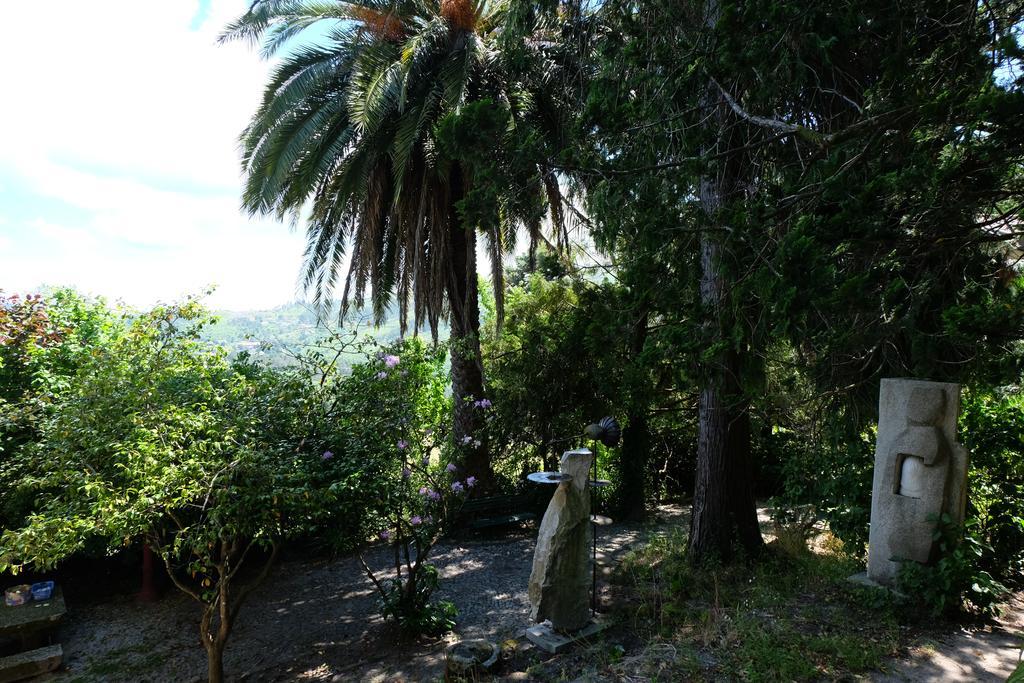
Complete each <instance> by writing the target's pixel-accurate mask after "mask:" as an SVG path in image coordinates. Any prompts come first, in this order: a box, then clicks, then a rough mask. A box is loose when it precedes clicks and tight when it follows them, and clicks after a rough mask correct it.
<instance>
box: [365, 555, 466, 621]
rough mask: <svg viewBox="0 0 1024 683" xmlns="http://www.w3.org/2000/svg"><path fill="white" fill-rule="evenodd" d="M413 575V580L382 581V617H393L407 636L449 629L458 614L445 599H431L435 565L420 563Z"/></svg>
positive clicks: (388, 579)
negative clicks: (414, 577)
mask: <svg viewBox="0 0 1024 683" xmlns="http://www.w3.org/2000/svg"><path fill="white" fill-rule="evenodd" d="M415 576H416V579H415V581H402V580H400V579H396V578H394V577H389V578H387V579H385V580H384V581H382V582H381V584H382V586H383V596H382V598H381V614H382V615H383V616H384V618H385V619H394V620H395V622H396V623H397V624H398V625H399V627H400V628H401V629H402V631H403V632H404V633H406V634H408V635H418V634H431V635H436V634H438V633H446V632H447V631H450V630H452V628H453V627H454V626H455V617H456V616H458V610H456V609H455V605H454V604H452V603H451V602H449V601H447V600H440V601H436V602H434V601H431V599H430V598H431V595H433V593H434V591H435V590H437V583H438V582H437V568H436V567H434V566H433V565H431V564H423V565H421V566H420V567H419V568H418V571H417V572H416V574H415ZM410 586H411V587H412V590H410Z"/></svg>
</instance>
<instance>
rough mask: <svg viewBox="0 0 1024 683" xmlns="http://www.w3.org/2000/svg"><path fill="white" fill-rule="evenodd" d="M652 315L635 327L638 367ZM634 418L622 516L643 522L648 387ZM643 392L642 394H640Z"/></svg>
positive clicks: (625, 455)
mask: <svg viewBox="0 0 1024 683" xmlns="http://www.w3.org/2000/svg"><path fill="white" fill-rule="evenodd" d="M648 317H649V316H648V313H647V311H646V310H644V312H643V313H641V314H640V316H639V317H638V319H637V320H636V322H635V323H634V326H633V333H632V337H631V339H630V349H629V351H630V362H632V363H637V362H638V359H639V357H640V354H641V353H643V350H644V345H645V344H646V343H647V323H648ZM634 389H635V390H634V391H633V397H632V401H631V405H630V408H631V409H630V414H629V415H627V416H626V428H625V429H624V430H623V432H622V448H621V449H620V450H619V476H620V477H621V481H620V484H621V487H620V493H619V501H620V503H619V515H620V516H621V517H622V518H623V519H625V520H629V521H635V522H639V521H641V520H643V519H644V517H645V516H646V515H647V506H646V502H647V461H648V455H649V453H650V449H651V435H650V429H649V424H648V420H647V410H648V407H649V406H648V404H647V402H646V401H641V400H640V398H639V397H641V396H648V395H649V392H648V391H647V388H646V387H634ZM636 389H639V390H636Z"/></svg>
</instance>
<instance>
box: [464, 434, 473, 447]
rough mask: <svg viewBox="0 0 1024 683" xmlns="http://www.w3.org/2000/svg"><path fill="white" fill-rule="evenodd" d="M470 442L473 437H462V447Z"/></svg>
mask: <svg viewBox="0 0 1024 683" xmlns="http://www.w3.org/2000/svg"><path fill="white" fill-rule="evenodd" d="M472 440H473V437H471V436H464V437H462V445H463V446H466V445H469V443H470V442H471V441H472Z"/></svg>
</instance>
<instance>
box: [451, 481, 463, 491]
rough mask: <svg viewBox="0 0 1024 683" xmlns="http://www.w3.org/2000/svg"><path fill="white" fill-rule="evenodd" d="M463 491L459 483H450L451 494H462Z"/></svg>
mask: <svg viewBox="0 0 1024 683" xmlns="http://www.w3.org/2000/svg"><path fill="white" fill-rule="evenodd" d="M464 490H465V489H464V488H463V486H462V482H461V481H453V482H452V492H453V493H462V492H463V491H464Z"/></svg>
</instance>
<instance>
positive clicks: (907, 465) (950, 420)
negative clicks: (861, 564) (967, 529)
mask: <svg viewBox="0 0 1024 683" xmlns="http://www.w3.org/2000/svg"><path fill="white" fill-rule="evenodd" d="M959 412H960V385H959V384H944V383H939V382H924V381H920V380H912V379H883V380H882V386H881V390H880V392H879V401H878V439H877V447H876V451H875V476H874V483H873V486H872V491H871V530H870V536H869V541H868V572H867V576H868V579H870V580H871V581H874V582H875V583H879V584H883V585H892V584H893V583H895V581H896V575H897V573H898V572H899V566H900V562H904V561H908V560H910V561H914V562H920V563H922V564H925V563H928V562H930V561H931V560H933V559H935V550H936V548H935V541H934V540H933V535H934V532H935V527H936V524H937V521H938V519H939V518H940V516H941V515H942V514H946V515H948V516H949V518H950V521H951V522H952V523H953V524H960V523H962V522H963V518H964V505H965V502H966V495H967V451H966V449H964V447H963V446H961V445H960V444H958V443H956V423H957V416H958V414H959Z"/></svg>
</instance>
